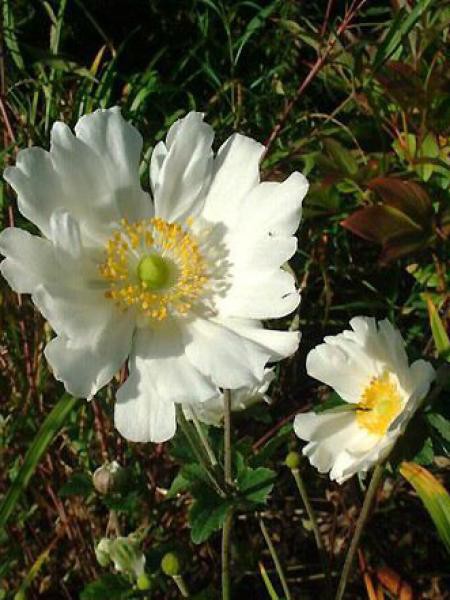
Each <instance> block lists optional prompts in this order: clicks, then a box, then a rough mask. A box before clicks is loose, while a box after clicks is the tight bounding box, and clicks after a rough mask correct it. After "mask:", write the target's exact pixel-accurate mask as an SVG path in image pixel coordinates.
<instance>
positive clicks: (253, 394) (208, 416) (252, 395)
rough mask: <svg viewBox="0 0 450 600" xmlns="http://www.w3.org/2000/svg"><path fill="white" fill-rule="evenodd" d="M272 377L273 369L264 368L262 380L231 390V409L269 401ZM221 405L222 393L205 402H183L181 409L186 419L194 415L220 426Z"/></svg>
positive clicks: (240, 408) (273, 375) (235, 409)
mask: <svg viewBox="0 0 450 600" xmlns="http://www.w3.org/2000/svg"><path fill="white" fill-rule="evenodd" d="M274 379H275V372H274V370H273V369H266V370H265V372H264V377H263V380H262V381H261V382H260V383H259V384H257V385H254V386H252V387H251V388H249V387H242V388H238V389H237V390H233V392H232V394H231V410H232V411H235V412H238V411H241V410H245V409H246V408H249V407H250V406H252V405H253V404H256V403H257V402H261V401H265V402H267V403H270V397H269V396H268V395H267V393H266V392H267V390H268V389H269V386H270V384H271V383H272V381H273V380H274ZM223 406H224V400H223V394H222V393H220V394H217V396H215V397H214V398H211V399H210V400H206V402H201V403H199V402H196V403H190V404H183V411H184V415H185V417H186V419H189V420H193V418H194V415H195V417H196V418H197V419H198V420H199V421H201V422H202V423H205V424H206V425H215V426H216V427H220V426H221V425H222V420H223Z"/></svg>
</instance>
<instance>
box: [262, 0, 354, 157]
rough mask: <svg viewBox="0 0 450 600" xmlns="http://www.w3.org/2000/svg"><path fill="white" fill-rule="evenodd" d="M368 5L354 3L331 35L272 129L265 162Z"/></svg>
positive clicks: (266, 143)
mask: <svg viewBox="0 0 450 600" xmlns="http://www.w3.org/2000/svg"><path fill="white" fill-rule="evenodd" d="M365 3H366V0H360V1H359V2H356V1H355V2H352V5H351V6H350V8H349V9H348V11H347V12H346V13H345V15H344V19H343V21H342V23H341V24H340V25H339V27H338V28H337V31H336V36H334V35H333V34H331V35H330V37H329V39H328V42H327V45H326V46H325V49H324V51H323V52H322V54H320V55H319V56H318V57H317V60H316V62H315V63H314V64H313V66H312V67H311V69H310V71H309V73H308V74H307V76H306V77H305V79H304V80H303V81H302V82H301V84H300V85H299V86H298V88H297V91H296V92H295V94H294V96H293V97H292V98H291V100H290V101H289V102H288V103H287V105H286V107H285V109H284V111H283V113H282V115H281V117H280V119H279V121H278V123H276V125H275V127H274V128H273V129H272V131H271V133H270V135H269V137H268V138H267V140H266V141H265V143H264V145H265V147H266V148H265V150H264V154H263V156H262V158H261V160H263V159H264V158H265V157H266V156H267V153H268V152H269V149H270V147H271V145H272V144H273V142H274V141H275V139H276V138H277V137H278V134H279V133H280V131H281V130H282V128H283V127H284V125H285V123H286V121H287V119H288V117H289V115H290V113H291V111H292V109H293V108H294V106H295V104H296V102H297V100H298V99H299V98H300V96H301V95H302V94H303V92H304V91H305V89H306V88H307V87H308V86H309V84H310V83H311V81H313V79H314V78H315V77H316V75H317V74H318V73H319V71H320V70H321V69H322V67H323V66H324V65H325V62H326V60H327V58H328V56H329V54H330V52H331V51H332V50H333V48H334V46H335V45H336V42H337V40H338V38H339V37H340V36H341V35H342V33H343V32H344V31H345V30H346V29H347V27H348V26H349V25H350V23H351V21H352V20H353V18H354V17H355V15H356V13H357V12H358V11H359V9H360V8H361V7H362V6H363V4H365Z"/></svg>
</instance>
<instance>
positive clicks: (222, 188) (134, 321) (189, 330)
mask: <svg viewBox="0 0 450 600" xmlns="http://www.w3.org/2000/svg"><path fill="white" fill-rule="evenodd" d="M213 137H214V133H213V130H212V128H211V127H210V126H209V125H207V124H206V123H204V122H203V116H202V115H201V114H200V113H196V112H191V113H189V114H188V115H187V116H186V117H185V118H184V119H181V120H179V121H177V122H176V123H175V124H174V125H172V127H171V128H170V130H169V132H168V134H167V137H166V140H165V142H163V141H161V142H159V143H158V144H157V145H156V147H155V148H154V150H153V154H152V159H151V166H150V180H151V191H152V198H151V197H150V195H149V194H148V193H147V192H144V191H143V190H142V189H141V186H140V182H139V161H140V154H141V149H142V138H141V136H140V134H139V133H138V131H136V129H135V128H134V127H132V126H131V125H130V124H129V123H127V122H126V121H125V120H124V119H123V118H122V117H121V115H120V112H119V110H118V109H117V108H113V109H110V110H98V111H96V112H95V113H93V114H91V115H88V116H85V117H82V118H81V119H80V120H79V122H78V123H77V125H76V126H75V135H74V134H73V133H72V131H71V130H70V129H69V127H67V126H66V125H65V124H64V123H55V125H54V126H53V129H52V132H51V147H50V152H46V151H45V150H43V149H42V148H29V149H27V150H22V151H21V152H20V153H19V154H18V157H17V163H16V166H14V167H10V168H8V169H6V171H5V174H4V176H5V179H6V181H8V182H9V183H10V184H11V186H12V187H13V188H14V189H15V191H16V192H17V194H18V205H19V209H20V211H21V212H22V214H23V215H24V216H25V217H27V218H28V219H29V220H30V221H32V222H33V223H34V224H35V225H36V226H37V227H38V228H39V229H40V231H41V233H42V237H36V236H33V235H30V234H29V233H27V232H26V231H24V230H21V229H16V228H10V229H6V230H5V231H3V232H2V234H1V235H0V251H1V252H2V253H3V254H4V255H5V257H6V260H4V261H3V262H2V264H1V271H2V273H3V275H4V277H5V278H6V279H7V280H8V282H9V283H10V285H11V287H13V288H14V289H15V290H16V291H17V292H19V293H30V294H32V299H33V301H34V303H35V304H36V306H37V307H38V309H39V310H40V311H41V312H42V314H43V315H44V316H45V318H46V319H47V320H48V321H49V323H50V325H51V326H52V327H53V329H54V330H55V332H56V334H57V336H56V337H55V338H54V339H53V340H52V341H51V342H50V343H49V344H48V345H47V347H46V349H45V355H46V357H47V360H48V362H49V363H50V365H51V367H52V369H53V372H54V375H55V377H56V378H57V379H59V380H61V381H63V382H64V385H65V387H66V389H67V390H68V391H69V392H70V393H72V394H73V395H75V396H78V397H86V398H90V397H92V396H93V395H94V394H95V393H96V392H97V391H98V390H99V389H100V388H101V387H103V386H104V385H106V384H107V383H108V381H110V379H111V378H112V377H113V376H114V374H115V373H116V372H117V371H118V370H119V369H120V367H121V366H122V365H123V364H124V362H125V361H126V360H127V358H128V359H129V362H128V365H129V372H130V375H129V377H128V379H127V381H126V382H125V383H124V384H123V385H122V387H121V388H120V389H119V391H118V395H117V403H116V407H115V423H116V427H117V428H118V430H119V431H120V432H121V433H122V434H123V435H124V436H125V437H126V438H128V439H130V440H132V441H141V442H144V441H149V440H151V441H155V442H161V441H165V440H167V439H169V438H171V437H172V436H173V434H174V432H175V428H176V418H175V404H176V403H186V402H192V401H197V402H203V401H206V400H208V399H210V398H214V397H216V396H217V394H218V388H220V387H222V388H230V389H239V388H242V387H245V386H248V387H251V386H254V385H257V384H258V382H260V381H261V380H262V378H263V375H264V368H265V365H266V364H267V363H268V362H269V361H277V360H281V359H282V358H284V357H286V356H289V355H290V354H292V353H293V352H295V350H296V349H297V346H298V342H299V333H298V332H284V331H276V330H273V329H271V330H268V329H264V328H263V327H262V324H261V320H262V319H270V318H277V317H281V316H283V315H287V314H288V313H290V312H291V311H293V310H294V309H295V308H296V306H297V305H298V303H299V299H300V298H299V293H298V291H297V290H296V288H295V284H294V279H293V277H292V276H291V275H290V274H289V273H287V272H286V271H285V270H282V269H281V268H280V266H281V265H282V264H283V263H284V262H285V261H287V260H288V259H289V258H290V257H291V256H292V255H293V254H294V252H295V250H296V247H297V242H296V238H295V237H294V235H293V234H294V233H295V231H296V230H297V227H298V225H299V221H300V216H301V203H302V199H303V197H304V195H305V193H306V190H307V182H306V179H305V178H304V177H303V176H302V175H301V174H300V173H293V174H292V175H291V176H290V177H289V178H288V179H287V180H286V181H284V182H283V183H275V182H264V183H261V182H260V178H259V160H260V158H261V155H262V152H263V149H264V148H263V146H262V145H261V144H259V143H257V142H255V141H254V140H252V139H250V138H248V137H245V136H243V135H239V134H234V135H232V136H231V137H230V138H229V139H228V140H227V141H226V142H225V143H224V144H223V145H222V146H221V148H220V149H219V151H218V153H217V155H216V156H214V155H213V151H212V148H211V146H212V142H213Z"/></svg>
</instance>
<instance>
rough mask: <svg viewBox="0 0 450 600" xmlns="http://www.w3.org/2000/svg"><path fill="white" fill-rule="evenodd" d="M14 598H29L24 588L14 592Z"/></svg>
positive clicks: (25, 599) (23, 599) (17, 599)
mask: <svg viewBox="0 0 450 600" xmlns="http://www.w3.org/2000/svg"><path fill="white" fill-rule="evenodd" d="M14 600H27V597H26V595H25V592H24V591H23V590H19V591H18V592H16V593H15V594H14Z"/></svg>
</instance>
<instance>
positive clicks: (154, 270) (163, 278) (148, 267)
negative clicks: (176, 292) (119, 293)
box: [137, 254, 171, 290]
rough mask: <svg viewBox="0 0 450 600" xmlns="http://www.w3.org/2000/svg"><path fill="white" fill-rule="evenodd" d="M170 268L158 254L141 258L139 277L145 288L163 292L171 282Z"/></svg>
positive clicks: (138, 270)
mask: <svg viewBox="0 0 450 600" xmlns="http://www.w3.org/2000/svg"><path fill="white" fill-rule="evenodd" d="M170 271H171V270H170V266H169V264H168V263H167V261H166V260H164V258H162V257H161V256H159V255H158V254H148V255H147V256H144V257H143V258H141V260H140V261H139V264H138V268H137V275H138V277H139V279H140V281H141V283H142V286H143V287H144V288H147V289H149V290H161V289H163V288H165V287H167V285H168V283H169V281H170V274H171V273H170Z"/></svg>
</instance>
